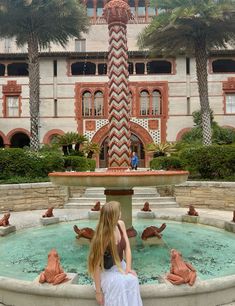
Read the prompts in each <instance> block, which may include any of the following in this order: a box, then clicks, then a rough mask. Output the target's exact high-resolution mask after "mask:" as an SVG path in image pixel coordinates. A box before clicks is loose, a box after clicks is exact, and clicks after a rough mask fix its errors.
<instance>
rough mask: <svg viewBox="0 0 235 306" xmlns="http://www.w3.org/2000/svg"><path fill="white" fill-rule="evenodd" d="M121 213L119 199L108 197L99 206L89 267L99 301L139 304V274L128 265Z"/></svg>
mask: <svg viewBox="0 0 235 306" xmlns="http://www.w3.org/2000/svg"><path fill="white" fill-rule="evenodd" d="M120 216H121V210H120V203H119V202H116V201H111V202H109V203H106V204H104V205H103V207H102V208H101V212H100V219H99V222H98V225H97V228H96V232H95V235H94V237H93V239H92V242H91V248H90V254H89V258H88V271H89V274H90V275H91V276H92V278H93V279H94V283H95V290H96V300H97V302H98V304H99V305H104V306H142V300H141V297H140V292H139V282H138V278H137V275H136V273H135V271H133V270H132V269H131V248H130V243H129V239H128V237H127V233H126V227H125V223H124V222H123V221H122V220H120ZM124 254H125V260H126V261H124V260H123V256H124Z"/></svg>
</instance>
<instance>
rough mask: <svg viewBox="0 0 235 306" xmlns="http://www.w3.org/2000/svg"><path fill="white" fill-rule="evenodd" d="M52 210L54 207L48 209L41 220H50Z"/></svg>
mask: <svg viewBox="0 0 235 306" xmlns="http://www.w3.org/2000/svg"><path fill="white" fill-rule="evenodd" d="M53 209H54V207H49V208H48V210H47V211H46V212H45V214H44V215H43V216H42V217H43V218H51V217H54V215H53Z"/></svg>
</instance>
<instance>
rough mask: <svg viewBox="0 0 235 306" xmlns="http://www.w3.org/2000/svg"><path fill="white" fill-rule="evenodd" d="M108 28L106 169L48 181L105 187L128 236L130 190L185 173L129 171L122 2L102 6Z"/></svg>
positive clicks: (125, 10) (125, 9) (174, 180)
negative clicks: (120, 216) (119, 211)
mask: <svg viewBox="0 0 235 306" xmlns="http://www.w3.org/2000/svg"><path fill="white" fill-rule="evenodd" d="M104 17H105V19H106V21H107V23H108V29H109V55H108V76H109V88H110V90H109V151H108V156H109V167H108V170H107V171H106V172H89V173H84V172H73V173H68V172H60V173H58V172H57V173H50V174H49V176H50V180H51V181H52V182H53V183H55V184H57V185H63V186H84V187H105V191H104V194H105V195H106V201H107V202H109V201H119V202H120V204H121V210H122V218H123V219H124V221H125V224H126V227H127V229H129V233H130V235H131V236H134V235H135V231H132V230H131V229H132V195H133V187H136V186H158V185H171V184H180V183H183V182H185V181H186V180H187V177H188V172H187V171H129V167H130V156H131V152H130V136H131V132H130V105H129V88H128V76H129V73H128V55H127V38H126V28H127V26H126V25H127V22H128V20H129V19H130V18H131V17H132V15H131V10H130V6H129V5H128V3H127V2H125V1H123V0H112V1H110V2H108V3H107V4H106V5H105V7H104Z"/></svg>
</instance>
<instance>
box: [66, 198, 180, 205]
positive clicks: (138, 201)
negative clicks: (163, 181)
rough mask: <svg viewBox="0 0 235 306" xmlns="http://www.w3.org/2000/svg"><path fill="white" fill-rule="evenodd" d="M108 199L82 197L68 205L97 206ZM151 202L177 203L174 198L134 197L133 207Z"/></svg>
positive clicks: (71, 199)
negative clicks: (97, 202) (98, 202)
mask: <svg viewBox="0 0 235 306" xmlns="http://www.w3.org/2000/svg"><path fill="white" fill-rule="evenodd" d="M105 200H106V198H105V196H102V197H94V198H93V197H89V198H88V197H81V198H69V200H68V203H78V204H80V203H84V204H90V205H95V202H96V201H100V202H101V203H102V202H103V203H104V202H105ZM146 201H147V202H149V204H150V205H151V204H154V203H167V202H172V203H175V198H174V197H149V196H146V197H145V198H143V197H137V196H133V197H132V203H133V205H135V204H142V205H144V203H145V202H146Z"/></svg>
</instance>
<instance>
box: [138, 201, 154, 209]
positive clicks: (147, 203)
mask: <svg viewBox="0 0 235 306" xmlns="http://www.w3.org/2000/svg"><path fill="white" fill-rule="evenodd" d="M141 210H142V211H152V210H151V209H150V207H149V202H145V203H144V207H143V208H142V209H141Z"/></svg>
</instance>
